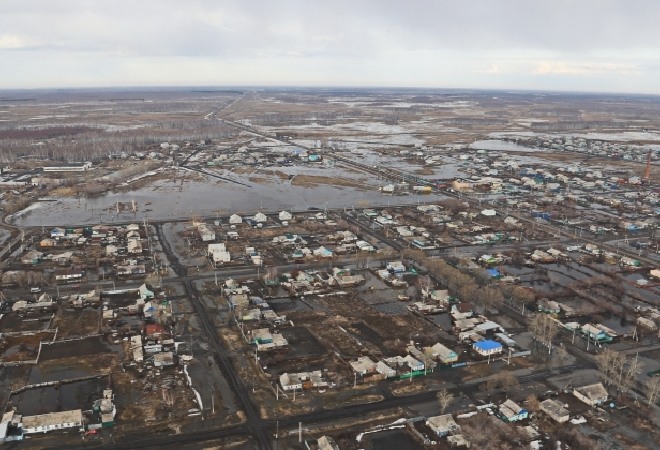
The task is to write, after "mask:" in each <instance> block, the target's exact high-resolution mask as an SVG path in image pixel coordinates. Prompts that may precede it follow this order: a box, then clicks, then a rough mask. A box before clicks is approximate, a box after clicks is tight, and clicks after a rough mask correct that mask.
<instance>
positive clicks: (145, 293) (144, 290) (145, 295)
mask: <svg viewBox="0 0 660 450" xmlns="http://www.w3.org/2000/svg"><path fill="white" fill-rule="evenodd" d="M138 295H139V296H140V298H141V299H142V300H147V299H150V298H154V291H152V290H150V289H149V288H148V287H147V285H146V284H143V285H142V286H140V287H139V288H138Z"/></svg>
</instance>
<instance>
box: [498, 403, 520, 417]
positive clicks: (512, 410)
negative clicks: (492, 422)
mask: <svg viewBox="0 0 660 450" xmlns="http://www.w3.org/2000/svg"><path fill="white" fill-rule="evenodd" d="M499 410H500V413H502V414H503V415H504V416H505V417H507V418H509V419H510V418H512V417H515V416H517V415H518V414H520V413H522V412H525V411H526V410H525V409H524V408H521V407H520V406H519V405H518V404H517V403H516V402H514V401H513V400H511V399H508V400H507V401H505V402H504V403H502V404H501V405H500V406H499Z"/></svg>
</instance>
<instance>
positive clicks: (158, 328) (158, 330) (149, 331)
mask: <svg viewBox="0 0 660 450" xmlns="http://www.w3.org/2000/svg"><path fill="white" fill-rule="evenodd" d="M164 332H165V328H164V327H163V326H162V325H159V324H148V325H146V326H145V327H144V333H145V334H146V335H147V336H152V335H154V334H162V333H164Z"/></svg>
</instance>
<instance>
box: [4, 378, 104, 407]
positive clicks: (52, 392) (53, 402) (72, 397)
mask: <svg viewBox="0 0 660 450" xmlns="http://www.w3.org/2000/svg"><path fill="white" fill-rule="evenodd" d="M107 384H108V380H107V378H105V377H102V378H94V379H91V380H85V381H76V382H74V383H66V384H62V385H55V386H46V387H40V388H33V389H27V390H25V391H23V392H21V393H19V394H15V395H12V396H11V399H10V401H11V402H12V404H14V405H17V406H19V407H20V410H21V413H22V414H23V415H26V416H31V415H35V414H45V413H48V412H52V411H64V410H68V409H78V408H82V409H91V407H92V403H93V402H94V400H96V399H98V398H99V397H100V396H101V393H102V391H103V389H106V388H107Z"/></svg>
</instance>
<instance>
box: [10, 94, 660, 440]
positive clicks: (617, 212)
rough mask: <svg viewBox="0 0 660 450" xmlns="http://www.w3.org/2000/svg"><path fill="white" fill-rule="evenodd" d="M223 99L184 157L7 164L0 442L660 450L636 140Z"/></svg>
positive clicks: (163, 148) (646, 171)
mask: <svg viewBox="0 0 660 450" xmlns="http://www.w3.org/2000/svg"><path fill="white" fill-rule="evenodd" d="M300 95H301V97H302V98H303V100H304V99H305V98H306V97H305V95H304V94H300ZM218 98H221V99H222V101H221V102H220V103H219V104H221V105H222V107H218V108H214V109H213V111H212V112H207V113H205V114H206V115H205V116H204V117H203V119H199V120H200V121H201V120H203V130H204V134H199V135H194V133H193V135H192V136H191V137H190V139H177V138H175V137H173V136H169V137H168V136H167V135H166V134H165V133H163V134H159V135H158V138H151V137H150V138H149V139H145V140H144V143H143V144H142V145H140V146H138V147H137V148H133V149H131V148H130V147H131V146H130V145H123V146H119V145H117V146H114V145H113V146H109V147H108V148H111V150H109V151H108V152H106V153H105V154H103V155H102V156H98V157H95V158H90V160H89V161H88V160H87V159H85V158H80V159H78V160H74V161H71V160H67V161H64V160H63V159H64V158H51V159H49V158H47V157H41V156H40V155H37V153H39V152H44V151H45V150H44V149H45V148H47V147H49V146H51V145H54V142H55V141H57V139H55V140H48V139H46V140H44V141H43V143H42V144H40V145H39V146H38V147H37V150H35V151H34V152H32V154H31V155H27V156H25V157H22V158H17V159H16V160H14V161H12V162H11V163H7V164H6V165H4V166H3V168H2V171H1V172H0V208H2V211H1V212H2V217H3V223H4V225H3V228H2V229H1V230H0V258H2V261H1V266H0V288H1V291H0V367H1V372H0V399H1V400H2V404H3V405H5V407H4V410H3V417H2V421H1V422H0V441H2V442H13V443H14V444H11V445H16V446H17V447H18V448H20V447H26V448H33V447H34V448H60V447H61V446H67V445H68V446H71V447H74V448H85V447H86V446H88V447H90V448H92V447H95V448H96V447H98V448H130V447H131V446H133V445H135V446H140V445H142V446H143V447H144V448H146V447H147V446H148V445H151V446H158V445H159V444H162V445H163V446H166V445H182V446H185V445H187V444H188V443H193V442H195V443H200V445H201V443H202V442H206V441H207V440H208V441H210V442H213V443H214V444H215V445H217V446H218V447H219V448H246V449H247V448H259V447H261V448H264V449H265V448H280V447H281V448H293V449H305V448H307V449H311V448H314V449H323V450H326V449H338V448H339V449H355V450H357V449H381V448H393V446H396V448H402V449H415V450H416V449H448V448H533V449H541V448H546V449H554V448H562V449H564V450H566V449H582V448H617V449H618V448H640V449H642V448H653V446H654V445H655V443H657V442H658V439H659V438H660V436H659V434H658V429H660V428H659V425H660V424H659V423H658V417H660V415H659V414H658V400H659V398H660V357H659V355H660V332H659V331H658V326H659V325H660V253H659V248H660V236H658V235H657V224H658V220H657V217H658V214H660V209H659V208H660V193H659V191H658V187H657V186H658V184H657V182H658V178H657V170H656V168H657V161H658V158H659V154H658V149H657V147H656V146H653V145H650V144H648V143H647V140H646V139H641V138H640V139H635V140H634V141H633V143H631V142H627V140H626V139H623V138H620V139H619V138H608V136H607V134H606V133H593V134H588V133H582V132H581V131H580V130H578V131H575V130H563V131H564V132H563V133H562V134H556V133H554V132H555V130H554V129H553V128H552V125H553V123H547V126H545V125H544V124H545V123H546V122H539V123H535V124H532V125H530V126H525V127H523V128H524V129H521V127H520V126H514V127H513V130H509V131H507V132H506V133H504V132H501V126H500V125H499V124H498V123H494V125H488V124H490V122H488V120H485V121H484V123H488V124H487V125H484V130H480V131H478V132H477V131H475V130H474V129H473V128H472V126H473V122H472V120H473V119H472V118H466V119H463V118H461V117H459V116H460V115H461V114H463V112H460V113H459V112H455V111H453V110H451V111H450V110H449V109H447V111H445V110H444V109H442V110H439V111H432V112H429V111H425V114H426V113H429V114H430V117H435V118H436V119H438V117H439V119H438V120H439V123H443V124H445V125H448V124H449V125H452V126H456V127H459V128H461V130H462V132H461V133H457V134H455V135H452V136H451V139H449V138H447V139H445V138H442V139H441V138H440V137H438V136H439V135H436V134H433V133H432V132H431V131H428V128H424V130H426V131H428V133H429V134H428V135H425V136H426V137H425V138H424V139H422V138H420V136H422V135H423V134H422V133H421V132H420V131H419V129H420V128H416V127H426V125H423V124H420V123H418V122H419V121H417V120H415V119H417V118H419V114H418V113H417V112H415V111H416V110H415V109H414V108H411V110H412V112H411V113H410V117H408V118H407V119H405V120H404V119H396V120H398V121H400V122H397V123H394V124H392V123H390V122H389V121H390V114H392V110H391V108H392V106H391V104H387V103H386V105H390V106H379V105H375V106H374V108H376V109H375V111H376V112H372V113H370V114H373V117H372V119H373V120H376V118H379V120H380V119H382V122H378V121H375V122H366V118H363V119H361V120H364V121H356V120H357V119H355V118H353V119H350V118H346V117H349V116H350V114H357V113H356V112H355V111H353V109H352V107H348V106H346V107H344V106H338V105H340V104H341V103H342V101H344V100H345V99H344V100H342V99H341V98H333V99H332V101H328V102H326V103H325V104H324V105H325V106H323V108H335V109H336V110H337V111H339V112H332V113H330V112H329V113H327V115H325V116H324V115H321V114H317V115H313V117H314V118H312V119H310V118H308V115H307V113H300V116H291V115H286V114H282V115H281V116H279V115H277V114H270V115H269V114H264V115H260V114H262V110H261V109H257V110H255V111H259V113H258V114H256V113H255V114H256V115H255V116H254V117H252V116H251V114H252V113H253V112H254V111H253V110H250V108H251V107H252V106H251V105H252V104H258V105H260V106H259V108H265V107H264V100H263V98H261V97H260V96H259V94H256V93H245V94H241V95H240V96H238V97H234V96H232V95H229V94H222V95H219V96H218ZM275 98H277V99H278V100H277V101H274V100H273V101H272V105H270V104H269V105H270V106H268V107H269V108H270V107H272V108H274V109H276V110H277V108H282V106H278V105H282V104H288V105H293V106H292V107H295V108H301V110H305V108H309V106H307V105H306V104H305V103H304V102H302V101H301V103H300V104H298V103H295V102H293V103H287V102H291V100H290V99H289V98H288V97H286V96H283V95H282V96H281V97H279V96H278V95H277V94H273V99H275ZM280 101H281V103H278V102H280ZM398 101H399V100H396V101H394V100H393V103H392V104H396V103H397V102H398ZM174 103H176V102H174ZM191 104H194V105H196V103H194V102H192V103H191ZM301 104H302V105H305V106H300V105H301ZM177 105H178V106H177ZM185 105H188V103H186V104H185ZM241 105H242V106H241ZM245 105H247V106H245ZM328 105H329V106H328ZM460 105H462V104H460V103H459V104H458V106H456V111H458V109H460V108H464V106H460ZM183 106H184V105H183V104H175V105H174V106H172V107H173V108H174V107H183ZM195 107H197V106H195ZM472 107H474V108H478V107H477V106H474V105H472V106H470V108H472ZM144 108H146V109H148V108H149V107H148V106H145V107H144ZM223 108H224V109H223ZM319 108H321V107H319ZM378 108H380V109H378ZM333 111H334V110H333ZM347 111H348V112H347ZM512 111H516V110H515V108H513V109H512ZM191 114H192V113H191ZM195 114H197V115H198V113H197V112H195ZM346 114H348V115H349V116H347V115H346ZM379 114H382V115H383V116H382V117H380V116H379ZM397 114H399V112H398V111H397ZM120 115H121V114H120ZM310 115H311V113H310ZM454 115H456V116H457V117H454ZM358 116H359V114H358ZM445 116H451V117H445ZM195 117H196V116H195ZM318 117H325V119H324V120H318ZM350 117H352V116H350ZM158 120H160V119H158ZM191 120H192V119H191ZM464 120H465V122H463V121H464ZM474 120H477V119H474ZM299 122H300V123H299ZM496 122H497V121H496ZM186 123H187V122H186ZM477 123H481V122H477ZM365 124H366V125H365ZM559 125H561V124H559ZM559 125H557V126H559ZM145 126H146V125H145ZM168 126H173V125H172V124H170V125H168ZM597 126H600V125H598V124H596V125H594V127H597ZM210 127H216V128H212V130H214V131H213V132H211V131H208V130H209V129H211V128H210ZM406 127H410V128H406ZM544 127H545V128H544ZM532 129H533V131H534V133H533V134H531V135H530V134H529V132H528V131H525V130H532ZM383 130H386V131H383ZM410 130H412V131H410ZM390 131H391V133H390ZM131 132H132V131H131ZM628 132H630V133H633V132H634V133H644V132H642V131H639V130H632V131H626V133H628ZM209 136H210V137H209ZM141 142H142V141H141ZM37 156H39V157H37ZM594 443H596V444H594ZM191 445H192V444H191ZM200 448H201V447H200Z"/></svg>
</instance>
